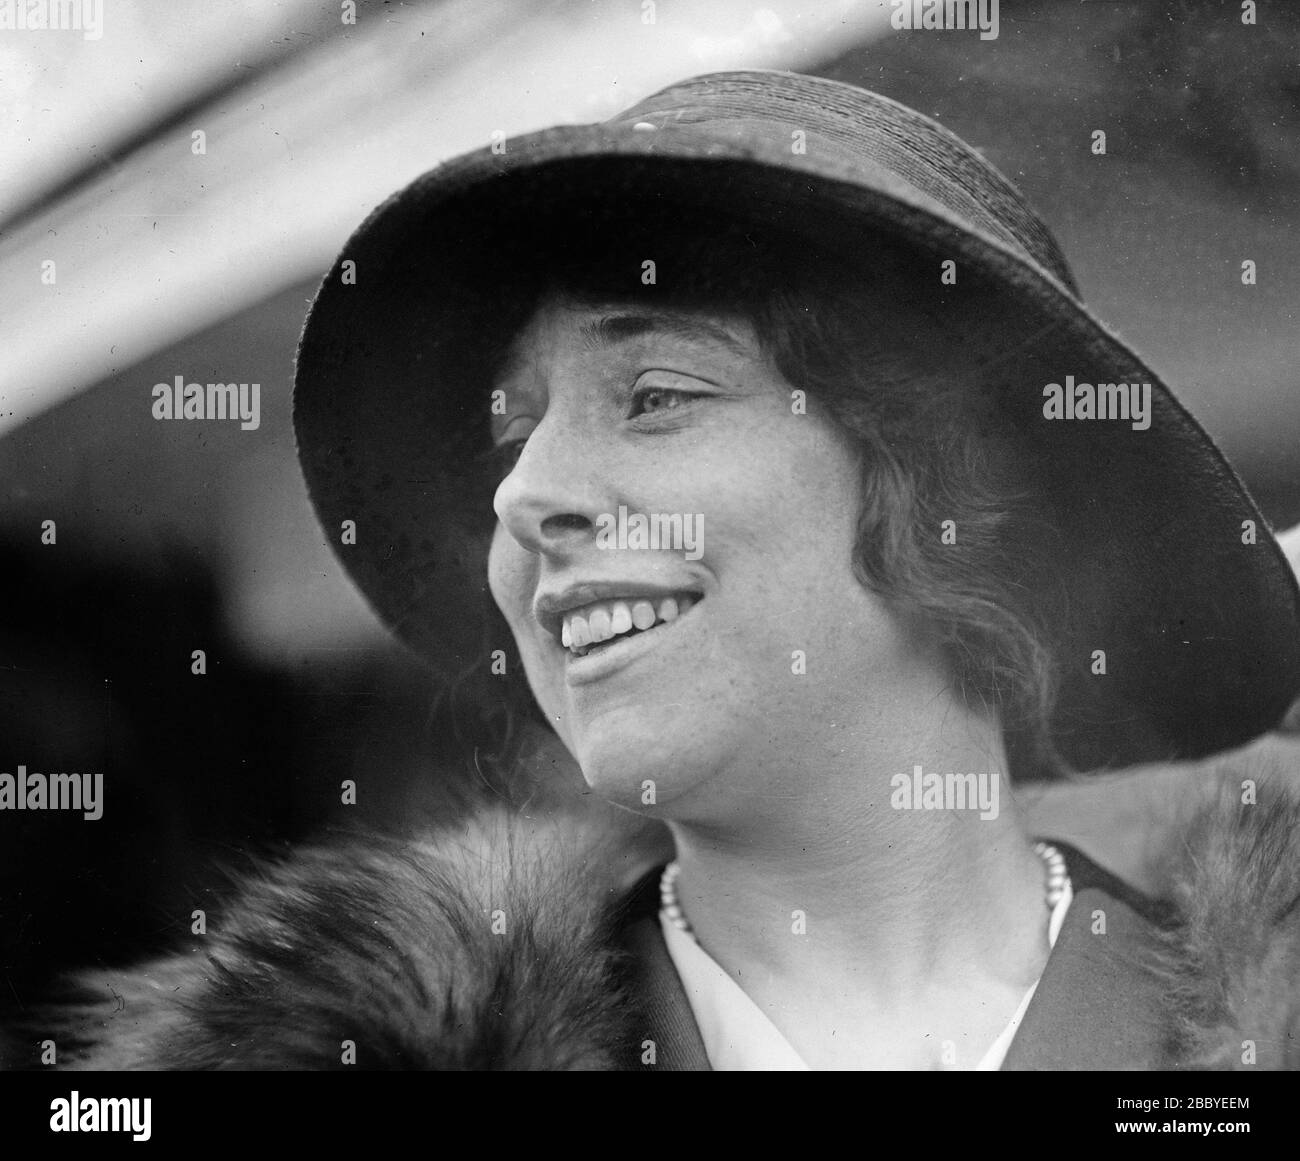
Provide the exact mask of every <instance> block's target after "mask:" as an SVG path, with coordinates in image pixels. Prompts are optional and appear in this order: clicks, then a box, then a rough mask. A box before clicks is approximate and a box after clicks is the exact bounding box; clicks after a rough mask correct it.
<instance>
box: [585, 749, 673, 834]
mask: <svg viewBox="0 0 1300 1161" xmlns="http://www.w3.org/2000/svg"><path fill="white" fill-rule="evenodd" d="M664 742H665V739H664V738H663V736H662V735H660V736H658V737H646V738H644V739H638V738H635V737H628V736H626V735H625V736H622V737H619V738H617V739H612V740H611V742H610V743H609V744H598V745H595V746H588V747H586V748H585V751H583V752H581V753H580V758H579V765H580V766H581V768H582V776H583V778H584V780H585V781H586V783H587V785H588V786H589V787H590V788H591V791H592V793H593V794H597V795H599V796H600V797H601V798H603V799H604V800H605V801H606V802H610V803H612V804H613V805H615V806H621V807H624V808H625V809H627V810H633V811H636V812H637V813H638V814H646V815H651V816H662V815H663V808H664V807H665V806H667V805H668V804H669V803H671V802H674V801H676V800H677V799H679V798H680V797H681V796H682V795H683V794H684V793H686V792H687V791H689V790H690V789H691V787H692V786H693V785H694V784H695V783H696V782H697V781H698V778H697V777H696V775H695V774H694V771H695V770H696V769H698V767H697V766H696V764H695V763H696V761H697V759H696V758H695V757H694V756H692V757H691V758H690V759H688V758H687V756H686V755H685V754H681V755H677V754H675V753H674V752H670V751H668V750H667V748H666V747H665V744H664Z"/></svg>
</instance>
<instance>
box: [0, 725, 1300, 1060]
mask: <svg viewBox="0 0 1300 1161" xmlns="http://www.w3.org/2000/svg"><path fill="white" fill-rule="evenodd" d="M1278 752H1279V751H1277V750H1276V749H1273V750H1270V749H1268V748H1263V749H1261V748H1260V746H1259V744H1257V745H1256V746H1254V747H1249V748H1247V749H1246V750H1243V751H1237V752H1235V753H1234V754H1232V755H1230V756H1228V757H1226V758H1223V759H1220V760H1218V762H1219V765H1220V766H1221V767H1222V776H1223V779H1224V782H1223V785H1224V788H1225V789H1224V798H1223V799H1222V800H1221V801H1219V802H1217V803H1213V804H1211V805H1209V806H1207V807H1205V808H1204V809H1202V810H1200V811H1199V813H1197V814H1196V815H1195V817H1193V818H1192V819H1191V821H1190V822H1189V823H1188V824H1187V825H1186V826H1183V827H1182V828H1181V829H1180V830H1179V831H1178V832H1177V837H1176V839H1175V840H1174V841H1172V842H1171V843H1169V844H1168V849H1167V851H1166V855H1167V867H1166V879H1165V881H1166V882H1167V884H1168V889H1167V892H1166V895H1167V897H1168V903H1169V904H1170V905H1171V907H1172V911H1171V913H1172V914H1173V916H1174V921H1173V922H1171V923H1168V924H1164V925H1162V926H1160V927H1152V928H1150V931H1151V938H1150V948H1151V949H1153V950H1154V956H1153V957H1150V965H1149V968H1148V969H1144V970H1150V971H1151V972H1153V973H1155V974H1156V976H1157V977H1158V979H1159V987H1158V988H1156V989H1154V991H1153V994H1158V995H1160V996H1161V997H1162V999H1161V1001H1160V1003H1161V1004H1162V1005H1163V1011H1161V1012H1160V1013H1158V1019H1159V1021H1160V1023H1161V1025H1162V1027H1163V1028H1164V1030H1165V1031H1164V1034H1163V1040H1164V1042H1165V1045H1166V1051H1165V1058H1166V1060H1167V1065H1166V1066H1167V1067H1170V1068H1210V1069H1232V1068H1242V1069H1250V1070H1259V1069H1288V1070H1289V1069H1295V1068H1297V1067H1300V800H1298V799H1297V798H1296V797H1295V796H1294V795H1293V794H1292V793H1290V792H1289V791H1285V790H1284V789H1283V784H1284V783H1287V782H1290V781H1293V777H1294V774H1295V773H1300V763H1296V762H1295V761H1294V755H1295V753H1296V747H1295V746H1294V745H1293V744H1292V745H1291V747H1290V749H1288V750H1286V751H1283V752H1285V753H1286V754H1287V755H1288V756H1289V761H1290V762H1291V768H1290V770H1287V771H1279V770H1278V769H1277V768H1276V767H1277V764H1278V759H1277V756H1276V755H1277V753H1278ZM1281 775H1288V776H1287V777H1283V776H1281ZM1245 782H1254V783H1256V784H1257V788H1258V789H1257V791H1256V793H1257V796H1258V799H1259V804H1258V805H1242V804H1241V802H1240V798H1241V797H1242V791H1241V790H1240V787H1241V786H1242V784H1243V783H1245ZM629 837H630V836H629V832H627V830H626V829H625V828H623V829H620V828H618V827H613V828H611V827H609V826H606V825H604V824H602V825H600V826H596V827H593V826H591V825H590V823H585V824H584V823H575V822H573V821H566V822H561V823H555V824H547V825H541V826H537V825H533V824H530V823H528V822H527V821H526V820H524V819H523V818H522V817H521V816H518V815H515V816H510V815H507V814H505V813H504V812H502V811H499V810H498V811H495V812H489V813H483V814H478V815H476V816H475V817H473V818H472V819H471V820H470V822H469V823H468V824H467V825H465V826H464V827H463V828H460V829H457V830H449V831H444V832H442V833H439V834H436V835H432V836H427V837H424V838H419V839H401V840H399V839H381V838H376V837H373V836H367V837H364V838H354V839H349V840H345V841H341V842H334V843H331V844H328V845H321V846H316V847H312V848H310V849H305V850H302V851H300V852H298V853H297V854H296V855H295V856H294V857H293V858H292V859H290V860H289V861H288V862H286V863H283V864H280V865H268V866H266V867H264V868H262V869H261V870H260V871H258V872H257V873H255V874H253V875H250V876H248V877H247V878H246V879H245V880H244V881H243V883H242V886H241V890H240V891H239V893H238V895H237V896H236V898H235V901H234V902H233V904H232V905H231V906H230V908H229V910H228V911H227V912H226V914H225V915H224V916H223V917H221V918H220V919H219V920H217V921H214V922H213V923H212V925H211V930H210V933H209V934H208V935H206V936H204V937H195V938H196V943H195V946H193V947H192V948H190V949H189V950H188V951H185V952H182V953H180V954H176V955H172V956H169V957H166V958H162V959H159V960H156V961H154V962H152V963H147V964H145V965H143V966H139V967H135V968H131V969H127V970H120V971H114V970H97V971H93V972H86V973H83V974H82V975H81V976H80V977H78V978H77V979H76V980H74V981H73V982H72V984H71V989H70V992H69V993H68V994H67V995H66V996H65V997H63V998H62V1002H60V1003H59V1005H58V1006H57V1008H55V1009H53V1010H51V1011H49V1012H46V1013H45V1014H44V1015H43V1016H42V1017H40V1018H39V1019H38V1020H36V1021H34V1022H33V1023H32V1025H31V1026H30V1027H28V1028H26V1029H24V1030H23V1036H22V1039H23V1041H24V1042H25V1043H26V1044H30V1043H32V1042H33V1041H34V1040H40V1039H47V1038H53V1039H55V1041H56V1043H57V1045H58V1050H59V1054H60V1061H59V1063H60V1064H61V1065H62V1066H63V1067H72V1068H89V1069H103V1070H116V1069H138V1068H149V1069H219V1068H236V1069H309V1068H310V1069H320V1068H346V1067H353V1066H355V1067H361V1068H378V1069H432V1070H446V1069H473V1070H488V1069H549V1070H563V1069H609V1068H618V1067H624V1066H626V1065H627V1062H628V1061H629V1060H632V1061H634V1060H635V1059H636V1057H637V1054H636V1050H635V1047H634V1045H635V1043H636V1042H637V1041H639V1039H640V1036H641V1034H642V1033H643V1032H644V1028H645V1025H644V1021H643V1019H642V1017H641V1015H640V1014H639V996H638V991H639V990H640V989H639V988H638V987H634V986H633V984H632V981H633V979H634V978H635V977H634V974H633V973H632V972H631V971H630V964H629V960H630V956H629V953H628V952H627V951H626V950H625V943H624V942H623V941H622V940H621V939H620V934H619V933H620V930H621V929H622V928H623V927H624V926H626V920H627V913H626V908H627V900H628V898H629V888H630V885H631V884H632V883H633V882H634V881H635V880H636V879H637V878H638V877H639V876H640V875H641V873H642V872H643V871H644V870H645V867H646V864H647V860H650V861H653V858H652V855H653V854H654V852H653V851H652V849H651V848H647V847H646V846H645V845H644V844H643V843H641V842H639V841H629ZM644 837H645V836H644V835H641V836H640V838H642V839H643V838H644ZM660 853H661V852H660ZM1251 1046H1253V1048H1252V1047H1251ZM24 1053H26V1049H24ZM9 1055H10V1057H11V1059H10V1061H9V1063H10V1064H12V1065H16V1066H17V1067H24V1066H27V1065H28V1064H29V1063H30V1062H28V1061H25V1060H20V1059H18V1058H17V1056H16V1054H15V1053H14V1052H13V1049H12V1047H11V1050H10V1053H9Z"/></svg>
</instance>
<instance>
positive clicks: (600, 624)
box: [560, 594, 696, 656]
mask: <svg viewBox="0 0 1300 1161" xmlns="http://www.w3.org/2000/svg"><path fill="white" fill-rule="evenodd" d="M695 603H696V598H695V597H694V596H691V595H689V594H684V595H683V596H682V597H681V598H680V599H679V598H677V597H664V598H663V599H662V600H660V601H659V602H658V605H659V608H658V611H657V612H656V609H655V604H654V602H652V601H649V600H645V599H638V600H634V601H631V602H629V601H600V602H595V603H592V604H590V605H587V606H585V608H584V609H583V611H582V612H572V613H566V614H565V615H564V618H563V620H562V621H561V624H560V644H561V645H563V646H564V648H566V649H570V650H572V651H573V652H574V653H576V654H577V655H578V656H582V655H583V654H585V653H586V652H587V649H588V647H589V646H592V645H599V644H602V643H603V642H605V641H609V640H612V639H613V638H615V637H617V636H619V635H620V634H623V633H630V632H631V631H632V630H633V628H637V629H640V630H642V631H644V630H646V629H650V628H653V627H654V626H655V625H656V624H658V623H659V622H661V621H663V622H668V621H675V620H676V619H677V618H678V617H680V616H681V615H682V614H683V613H686V612H688V611H689V610H690V609H691V607H692V606H693V605H695Z"/></svg>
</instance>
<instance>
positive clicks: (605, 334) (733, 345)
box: [579, 311, 750, 355]
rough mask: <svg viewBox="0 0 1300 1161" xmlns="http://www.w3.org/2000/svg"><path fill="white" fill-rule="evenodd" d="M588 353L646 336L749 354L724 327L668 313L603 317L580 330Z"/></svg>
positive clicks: (700, 319)
mask: <svg viewBox="0 0 1300 1161" xmlns="http://www.w3.org/2000/svg"><path fill="white" fill-rule="evenodd" d="M579 334H580V335H581V336H582V341H583V345H584V346H585V347H586V349H587V350H589V351H590V350H600V349H603V348H605V347H611V346H614V345H616V344H618V343H623V342H628V341H629V340H631V339H638V338H641V337H643V336H645V335H651V334H662V335H668V336H670V337H672V338H678V339H686V340H688V341H691V342H707V343H713V344H716V345H718V346H722V347H726V348H727V349H728V350H730V351H732V352H733V353H734V354H737V355H745V354H749V353H750V352H749V351H748V350H747V348H746V347H745V345H744V344H743V343H742V342H741V341H740V339H738V338H737V337H736V336H735V335H734V334H732V333H731V332H730V331H729V330H727V328H726V327H724V326H721V325H720V324H718V323H715V322H711V321H710V320H709V319H706V318H701V317H700V316H698V315H693V314H676V313H672V312H668V311H653V312H638V313H636V314H614V315H605V316H604V317H602V318H599V319H597V320H596V321H595V322H590V323H584V324H583V325H582V326H581V327H580V328H579Z"/></svg>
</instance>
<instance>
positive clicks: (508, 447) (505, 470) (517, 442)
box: [492, 436, 528, 475]
mask: <svg viewBox="0 0 1300 1161" xmlns="http://www.w3.org/2000/svg"><path fill="white" fill-rule="evenodd" d="M527 442H528V437H527V436H520V437H519V438H518V439H507V440H504V441H502V442H501V443H499V444H497V445H496V446H495V447H494V448H493V449H492V454H493V456H494V457H495V458H496V461H497V463H498V465H500V468H501V474H502V475H507V474H509V472H510V471H511V470H512V469H513V468H514V466H515V464H517V463H518V462H519V457H520V456H521V455H523V454H524V444H526V443H527Z"/></svg>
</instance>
